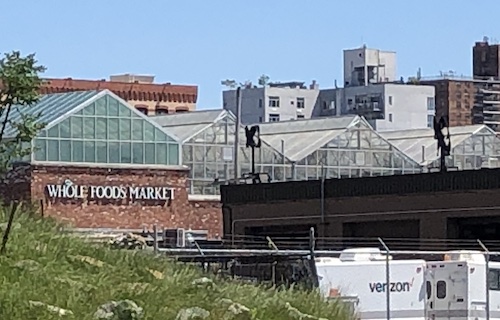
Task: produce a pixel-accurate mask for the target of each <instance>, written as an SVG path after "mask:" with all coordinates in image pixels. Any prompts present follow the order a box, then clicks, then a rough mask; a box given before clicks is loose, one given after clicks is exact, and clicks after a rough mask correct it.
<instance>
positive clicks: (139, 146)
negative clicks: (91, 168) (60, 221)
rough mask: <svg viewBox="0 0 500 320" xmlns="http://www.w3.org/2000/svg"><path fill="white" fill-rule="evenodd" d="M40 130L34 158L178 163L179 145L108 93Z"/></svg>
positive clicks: (70, 160) (35, 143)
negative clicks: (37, 148) (58, 121)
mask: <svg viewBox="0 0 500 320" xmlns="http://www.w3.org/2000/svg"><path fill="white" fill-rule="evenodd" d="M42 132H43V133H44V135H45V140H40V139H35V141H34V145H35V146H36V145H43V146H44V149H43V151H35V160H37V161H64V162H77V163H85V162H90V163H94V162H97V163H117V164H118V163H134V164H162V165H179V144H178V143H177V142H176V141H175V140H174V139H172V138H171V137H169V136H168V135H167V134H166V133H165V132H163V131H162V130H160V129H159V128H157V127H155V126H154V125H153V124H151V123H150V122H148V121H147V120H146V119H144V118H143V117H142V116H141V115H138V114H136V113H135V111H132V110H131V109H130V108H129V107H127V106H126V105H123V104H122V103H120V102H119V101H118V100H117V99H115V98H113V97H111V96H109V95H107V96H104V97H101V98H99V99H97V100H96V101H95V102H93V103H91V104H89V105H88V106H86V107H84V108H83V109H82V110H81V112H78V113H74V114H72V115H71V116H69V117H68V118H66V119H64V120H63V121H61V122H60V123H58V124H55V125H53V126H51V127H49V128H47V129H46V130H44V131H42Z"/></svg>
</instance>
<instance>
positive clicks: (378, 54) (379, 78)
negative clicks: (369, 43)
mask: <svg viewBox="0 0 500 320" xmlns="http://www.w3.org/2000/svg"><path fill="white" fill-rule="evenodd" d="M396 65H397V63H396V52H393V51H383V50H379V49H370V48H367V47H366V46H365V45H364V46H362V47H361V48H356V49H346V50H344V87H356V86H367V85H370V84H375V83H381V82H394V81H396V74H397V73H396Z"/></svg>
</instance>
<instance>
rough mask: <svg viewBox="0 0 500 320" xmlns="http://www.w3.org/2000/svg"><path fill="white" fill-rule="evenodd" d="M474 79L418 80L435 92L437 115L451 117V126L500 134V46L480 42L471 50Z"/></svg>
mask: <svg viewBox="0 0 500 320" xmlns="http://www.w3.org/2000/svg"><path fill="white" fill-rule="evenodd" d="M472 64H473V67H472V69H473V77H457V76H455V75H453V74H446V73H445V74H441V75H440V76H439V77H436V78H434V79H417V82H418V83H419V84H425V85H432V86H434V87H435V92H436V98H435V100H436V115H437V116H444V115H445V116H448V119H449V122H450V126H465V125H472V124H486V125H488V126H489V127H490V128H491V129H493V130H494V131H496V132H500V45H498V44H489V43H488V39H487V38H485V39H483V41H478V42H476V43H475V44H474V47H473V48H472Z"/></svg>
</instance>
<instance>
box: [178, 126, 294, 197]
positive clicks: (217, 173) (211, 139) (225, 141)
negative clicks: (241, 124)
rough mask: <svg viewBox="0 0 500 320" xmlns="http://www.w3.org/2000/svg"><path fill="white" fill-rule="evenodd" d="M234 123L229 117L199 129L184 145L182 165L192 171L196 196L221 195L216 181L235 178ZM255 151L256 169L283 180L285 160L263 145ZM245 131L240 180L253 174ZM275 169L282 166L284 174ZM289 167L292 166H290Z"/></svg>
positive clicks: (242, 137)
mask: <svg viewBox="0 0 500 320" xmlns="http://www.w3.org/2000/svg"><path fill="white" fill-rule="evenodd" d="M234 130H235V122H234V119H232V118H231V117H229V116H227V117H224V118H221V119H218V120H217V121H215V122H214V123H213V124H208V125H207V126H206V127H205V129H203V130H202V131H200V130H199V129H198V128H196V131H195V132H193V136H191V137H190V138H189V139H187V140H186V141H185V142H184V143H183V145H182V161H183V164H185V165H187V166H189V167H190V168H191V170H190V172H189V175H190V176H189V178H190V181H191V183H190V191H191V192H192V193H195V194H200V193H201V194H219V188H218V187H217V186H214V185H213V183H214V181H215V180H218V181H226V180H229V179H233V178H234V162H233V160H232V158H233V154H234V151H233V150H234V133H235V132H234ZM262 142H263V143H262V146H261V148H260V149H256V150H255V169H256V171H257V172H263V173H268V174H269V175H270V176H271V178H272V179H273V180H279V181H282V180H284V179H285V178H284V166H285V164H284V163H283V157H282V156H281V155H280V154H279V152H276V151H275V150H274V149H273V148H271V147H270V146H269V145H267V144H266V143H265V142H264V141H262ZM245 145H246V136H245V130H244V128H241V130H240V148H239V152H238V157H239V171H240V176H241V175H243V174H245V173H250V172H251V168H252V152H251V148H246V146H245ZM274 165H279V166H281V171H279V170H275V168H274ZM288 165H290V164H288Z"/></svg>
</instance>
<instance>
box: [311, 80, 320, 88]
mask: <svg viewBox="0 0 500 320" xmlns="http://www.w3.org/2000/svg"><path fill="white" fill-rule="evenodd" d="M309 89H311V90H318V89H319V85H318V84H317V83H316V80H313V81H312V82H311V85H310V86H309Z"/></svg>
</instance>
